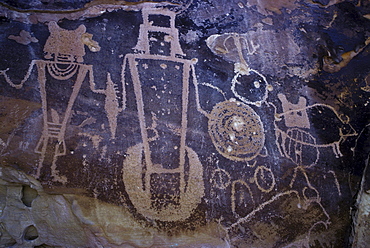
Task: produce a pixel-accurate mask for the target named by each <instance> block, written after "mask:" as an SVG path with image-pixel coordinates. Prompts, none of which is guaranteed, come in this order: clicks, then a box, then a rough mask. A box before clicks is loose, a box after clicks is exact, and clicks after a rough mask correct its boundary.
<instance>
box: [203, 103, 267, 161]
mask: <svg viewBox="0 0 370 248" xmlns="http://www.w3.org/2000/svg"><path fill="white" fill-rule="evenodd" d="M208 132H209V135H210V136H211V138H212V142H213V144H214V146H215V147H216V149H217V151H218V152H219V153H221V154H222V155H223V156H224V157H226V158H228V159H231V160H235V161H249V160H252V159H253V158H255V157H256V156H257V155H258V154H259V153H260V151H261V149H262V148H263V145H264V141H265V135H264V129H263V124H262V122H261V119H260V117H259V116H258V115H257V113H256V112H255V111H254V110H253V109H252V108H251V107H249V106H248V105H246V104H244V103H242V102H238V101H224V102H220V103H218V104H216V105H215V106H214V108H213V109H212V112H211V114H210V118H209V121H208Z"/></svg>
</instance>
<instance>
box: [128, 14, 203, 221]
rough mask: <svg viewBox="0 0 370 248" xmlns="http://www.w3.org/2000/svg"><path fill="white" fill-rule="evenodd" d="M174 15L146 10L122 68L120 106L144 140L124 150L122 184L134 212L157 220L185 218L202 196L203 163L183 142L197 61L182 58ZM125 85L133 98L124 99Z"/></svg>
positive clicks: (184, 141)
mask: <svg viewBox="0 0 370 248" xmlns="http://www.w3.org/2000/svg"><path fill="white" fill-rule="evenodd" d="M175 15H176V13H175V12H173V11H171V10H169V9H166V8H149V7H148V8H144V9H143V10H142V16H143V24H141V25H140V33H139V39H138V42H137V44H136V46H135V47H134V49H135V51H136V53H133V54H127V55H126V56H125V58H124V62H123V66H122V84H123V109H130V110H131V111H136V112H137V113H138V118H139V123H140V131H141V139H142V142H141V143H139V144H137V145H134V146H132V147H129V148H128V150H127V154H128V156H127V157H126V159H125V161H124V163H123V171H122V173H123V182H124V184H125V189H126V191H127V193H128V195H129V198H130V201H131V203H132V204H133V205H134V207H135V208H136V210H137V211H138V212H139V213H140V214H142V215H143V216H145V217H146V218H150V219H155V220H161V221H178V220H185V219H186V218H188V217H189V216H190V215H191V214H192V212H193V210H194V209H195V208H196V207H197V205H198V204H199V203H200V201H201V199H202V197H203V194H204V182H203V167H202V164H201V162H200V160H199V158H198V155H197V154H196V153H195V152H194V150H193V149H192V148H190V147H189V146H188V145H187V143H186V130H187V125H188V124H187V123H188V114H187V112H188V98H189V87H190V82H189V81H190V78H191V77H193V80H196V78H195V72H194V63H195V62H196V60H189V59H183V58H182V57H184V56H185V54H184V53H183V51H182V49H181V47H180V43H179V37H178V31H177V29H176V28H175ZM191 72H192V74H190V73H191ZM128 75H130V78H131V80H129V79H128V77H127V76H128ZM127 85H132V89H133V92H129V94H131V95H134V96H135V101H136V102H126V93H127V91H126V87H127ZM127 94H128V93H127Z"/></svg>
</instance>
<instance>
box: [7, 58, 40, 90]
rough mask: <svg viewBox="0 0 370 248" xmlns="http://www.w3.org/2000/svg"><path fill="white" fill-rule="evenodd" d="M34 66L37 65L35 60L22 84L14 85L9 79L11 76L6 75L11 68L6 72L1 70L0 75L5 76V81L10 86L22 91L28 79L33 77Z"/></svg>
mask: <svg viewBox="0 0 370 248" xmlns="http://www.w3.org/2000/svg"><path fill="white" fill-rule="evenodd" d="M34 65H35V60H32V61H31V64H30V66H29V67H28V71H27V74H26V76H24V78H23V80H22V81H21V83H20V84H15V83H13V82H12V80H11V79H10V78H9V76H8V75H7V74H6V72H7V71H8V70H9V68H7V69H6V70H0V75H2V76H4V78H5V81H6V82H7V83H8V84H9V85H10V86H12V87H14V88H16V89H20V88H22V87H23V84H24V83H25V82H26V81H27V79H28V78H29V77H30V76H31V72H32V69H33V66H34Z"/></svg>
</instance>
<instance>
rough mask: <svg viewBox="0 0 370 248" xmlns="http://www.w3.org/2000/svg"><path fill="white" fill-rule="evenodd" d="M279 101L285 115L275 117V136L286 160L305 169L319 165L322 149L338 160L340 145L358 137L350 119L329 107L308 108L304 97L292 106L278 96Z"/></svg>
mask: <svg viewBox="0 0 370 248" xmlns="http://www.w3.org/2000/svg"><path fill="white" fill-rule="evenodd" d="M278 98H279V100H280V102H281V104H282V109H283V112H282V113H276V114H275V135H276V144H277V146H278V148H279V151H280V153H281V154H282V155H283V156H285V157H287V158H290V159H291V160H292V161H293V162H295V163H296V164H297V165H305V166H309V165H313V164H316V163H317V161H318V159H319V156H320V148H330V147H331V148H332V151H333V153H334V155H335V156H336V157H341V156H342V153H341V152H340V147H339V146H340V144H341V143H342V142H343V141H344V140H345V139H346V138H347V137H350V136H355V135H356V132H355V130H354V129H353V128H352V126H351V124H349V119H348V118H343V117H341V116H340V115H339V114H338V112H337V111H336V110H335V109H334V108H333V107H331V106H329V105H326V104H321V103H317V104H313V105H309V106H306V99H305V98H303V97H300V98H299V101H298V103H297V104H294V103H291V102H289V101H288V100H287V98H286V96H285V95H283V94H278ZM323 120H327V121H323ZM328 130H330V132H328ZM313 134H315V136H313Z"/></svg>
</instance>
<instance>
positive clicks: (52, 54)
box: [0, 22, 119, 183]
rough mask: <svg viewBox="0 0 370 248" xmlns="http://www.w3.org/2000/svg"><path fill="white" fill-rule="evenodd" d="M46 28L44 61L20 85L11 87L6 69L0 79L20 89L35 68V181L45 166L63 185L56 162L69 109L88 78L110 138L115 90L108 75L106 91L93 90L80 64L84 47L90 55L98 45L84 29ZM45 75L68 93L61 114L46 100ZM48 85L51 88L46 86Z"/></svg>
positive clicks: (88, 72) (86, 70)
mask: <svg viewBox="0 0 370 248" xmlns="http://www.w3.org/2000/svg"><path fill="white" fill-rule="evenodd" d="M48 27H49V31H50V36H49V37H48V39H47V40H46V43H45V46H44V52H45V53H46V54H45V59H46V60H33V61H32V62H31V64H30V66H29V68H28V71H27V74H26V75H25V77H24V79H23V80H22V81H21V83H20V84H14V83H13V82H12V81H11V80H10V78H9V77H8V75H7V73H6V72H7V70H8V69H6V70H2V71H0V75H3V76H4V77H5V80H6V81H7V82H8V83H9V85H10V86H12V87H14V88H16V89H20V88H22V87H23V85H24V83H25V82H26V81H27V80H28V78H29V77H30V75H31V73H32V70H33V68H34V66H36V68H37V72H38V82H39V87H40V93H41V105H42V112H43V124H44V128H43V132H42V135H41V138H40V140H39V142H38V143H37V146H36V149H35V152H36V153H40V154H41V157H40V160H39V165H38V167H37V171H36V177H39V176H40V174H41V169H42V167H43V166H44V165H47V166H50V167H51V175H52V176H53V177H54V180H56V181H60V182H63V183H66V182H67V178H66V177H64V176H60V175H59V171H58V170H57V168H56V167H57V165H56V162H57V159H58V157H59V156H63V155H65V154H66V145H65V140H64V139H65V133H66V128H67V125H68V123H69V121H70V118H71V115H72V108H73V105H74V103H75V101H76V98H77V96H78V94H79V91H80V89H81V86H82V83H83V82H84V80H85V78H87V77H89V84H90V89H91V90H92V91H93V92H94V93H98V94H104V95H105V96H106V103H105V105H106V106H105V109H106V111H107V116H108V119H109V124H110V128H111V133H112V137H113V138H114V136H115V130H116V126H117V125H116V123H115V121H116V119H115V117H116V116H117V112H116V111H115V109H116V108H114V107H115V106H116V105H117V103H116V95H115V87H114V84H113V82H112V80H111V78H110V74H109V73H108V75H107V89H106V90H103V89H96V86H95V83H94V76H93V67H92V65H86V64H82V62H83V56H84V55H85V48H84V45H85V44H86V45H87V46H88V47H89V48H90V50H91V51H93V52H97V51H99V50H100V47H99V45H98V43H97V42H96V41H93V40H92V35H91V34H88V33H86V27H85V26H84V25H80V26H79V27H78V28H77V29H76V30H66V29H63V28H60V27H59V26H58V25H57V24H56V23H55V22H50V23H49V26H48ZM47 73H48V74H49V75H50V76H51V77H52V78H53V79H55V80H58V81H64V84H65V85H66V87H68V88H69V89H70V92H71V94H70V98H69V101H68V103H67V104H66V106H64V109H62V110H60V109H56V108H55V107H53V106H52V104H51V103H50V101H49V100H48V99H49V97H50V96H49V94H48V93H47V91H48V89H49V88H50V86H49V84H48V83H47V82H46V75H47ZM50 85H52V84H51V83H50ZM118 111H119V110H118Z"/></svg>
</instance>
